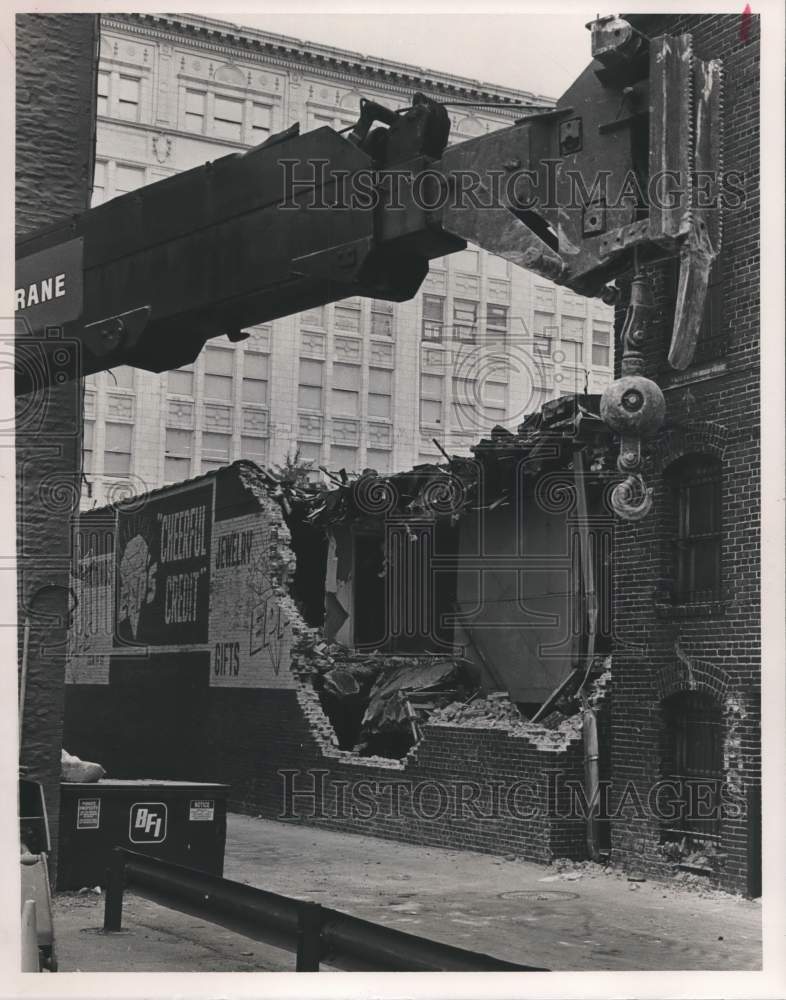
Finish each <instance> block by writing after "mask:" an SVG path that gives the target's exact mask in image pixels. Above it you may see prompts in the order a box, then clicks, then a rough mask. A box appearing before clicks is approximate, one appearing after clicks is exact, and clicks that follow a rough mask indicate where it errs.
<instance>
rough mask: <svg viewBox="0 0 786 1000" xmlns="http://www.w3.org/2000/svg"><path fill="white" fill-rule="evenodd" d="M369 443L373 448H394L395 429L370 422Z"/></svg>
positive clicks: (388, 425)
mask: <svg viewBox="0 0 786 1000" xmlns="http://www.w3.org/2000/svg"><path fill="white" fill-rule="evenodd" d="M368 443H369V447H371V448H383V449H385V450H388V449H390V448H392V447H393V428H392V426H391V425H390V424H380V423H376V422H369V424H368Z"/></svg>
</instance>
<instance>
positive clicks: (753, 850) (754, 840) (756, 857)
mask: <svg viewBox="0 0 786 1000" xmlns="http://www.w3.org/2000/svg"><path fill="white" fill-rule="evenodd" d="M747 799H748V803H747V804H748V895H749V896H751V897H752V898H753V899H758V897H759V896H761V785H748V795H747Z"/></svg>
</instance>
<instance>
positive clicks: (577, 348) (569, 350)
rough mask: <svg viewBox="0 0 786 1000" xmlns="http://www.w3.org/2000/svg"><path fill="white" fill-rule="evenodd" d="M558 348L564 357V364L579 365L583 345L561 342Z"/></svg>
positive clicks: (582, 356)
mask: <svg viewBox="0 0 786 1000" xmlns="http://www.w3.org/2000/svg"><path fill="white" fill-rule="evenodd" d="M559 346H560V350H561V351H562V353H563V354H564V355H565V364H567V365H580V364H581V362H582V361H583V360H584V345H583V344H581V343H579V342H578V341H577V340H563V341H561V342H560V345H559Z"/></svg>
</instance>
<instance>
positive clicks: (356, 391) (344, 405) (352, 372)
mask: <svg viewBox="0 0 786 1000" xmlns="http://www.w3.org/2000/svg"><path fill="white" fill-rule="evenodd" d="M360 380H361V372H360V368H359V366H358V365H342V364H334V365H333V391H332V392H331V413H332V414H333V415H334V416H336V417H357V416H359V415H360Z"/></svg>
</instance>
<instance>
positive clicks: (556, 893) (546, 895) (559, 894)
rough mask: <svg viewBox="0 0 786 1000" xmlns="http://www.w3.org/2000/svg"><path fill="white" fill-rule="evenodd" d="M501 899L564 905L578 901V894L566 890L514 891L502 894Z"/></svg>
mask: <svg viewBox="0 0 786 1000" xmlns="http://www.w3.org/2000/svg"><path fill="white" fill-rule="evenodd" d="M499 898H500V899H522V900H529V901H530V902H532V903H535V902H540V903H546V902H548V903H562V902H564V901H565V900H568V899H578V898H579V894H578V893H577V892H568V891H567V890H565V889H514V890H512V891H511V892H501V893H500V894H499Z"/></svg>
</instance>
